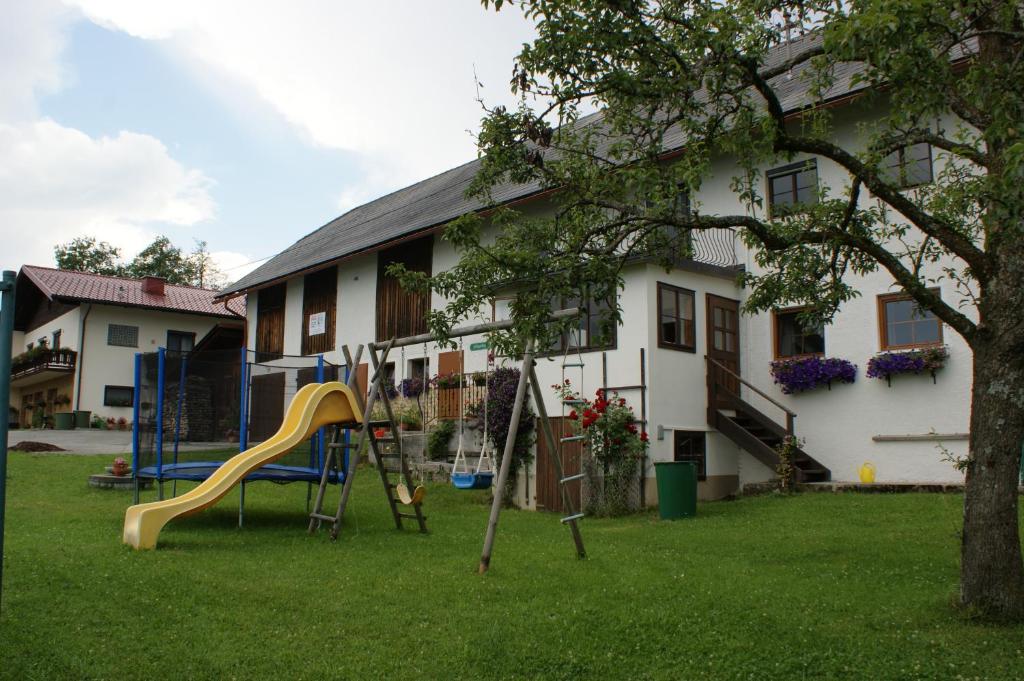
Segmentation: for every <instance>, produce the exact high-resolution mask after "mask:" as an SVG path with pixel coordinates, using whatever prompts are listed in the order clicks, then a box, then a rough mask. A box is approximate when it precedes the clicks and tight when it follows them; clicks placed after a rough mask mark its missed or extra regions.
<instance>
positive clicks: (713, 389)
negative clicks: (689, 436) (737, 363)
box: [704, 355, 796, 435]
mask: <svg viewBox="0 0 1024 681" xmlns="http://www.w3.org/2000/svg"><path fill="white" fill-rule="evenodd" d="M704 361H705V363H706V364H707V382H708V423H710V424H711V425H714V422H715V412H716V410H717V407H716V405H717V404H718V401H719V397H720V394H721V393H724V394H725V395H726V396H728V397H731V398H733V399H735V400H738V401H740V402H742V401H743V400H742V398H741V397H740V396H739V395H738V394H734V393H733V392H732V391H731V390H729V389H728V388H727V387H726V386H725V385H724V384H723V383H722V382H721V381H719V380H718V376H720V375H721V374H720V373H719V372H723V373H726V374H728V375H729V376H732V377H733V378H735V379H736V380H737V381H738V382H739V383H741V384H742V385H745V386H747V388H749V389H750V391H751V392H753V393H755V394H757V395H760V396H761V397H763V398H764V399H765V400H767V401H768V402H769V403H771V404H772V405H773V406H775V407H778V408H779V409H781V410H782V411H783V413H785V414H786V434H787V435H793V434H794V433H795V432H796V428H795V424H794V420H795V419H796V412H794V411H792V410H790V409H789V408H787V407H786V406H785V405H784V404H782V403H780V402H779V401H778V400H776V399H774V398H772V397H771V396H769V395H767V394H766V393H765V392H764V391H763V390H761V389H759V388H758V387H757V386H755V385H753V384H752V383H750V381H747V380H746V379H744V378H743V377H742V376H740V375H739V374H737V373H736V372H735V371H733V370H732V369H730V368H729V367H727V366H725V365H724V364H722V363H721V362H719V361H718V360H716V359H712V358H711V357H708V356H707V355H704Z"/></svg>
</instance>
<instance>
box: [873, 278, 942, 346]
mask: <svg viewBox="0 0 1024 681" xmlns="http://www.w3.org/2000/svg"><path fill="white" fill-rule="evenodd" d="M936 292H937V291H936ZM878 315H879V326H880V327H881V336H882V349H883V350H894V349H895V350H898V349H900V348H912V347H917V346H920V345H937V344H939V343H941V342H942V322H941V321H939V319H938V317H936V316H935V315H934V314H933V313H932V312H931V311H930V310H925V309H922V308H921V307H920V306H919V305H918V304H917V301H915V300H914V299H913V298H911V297H910V296H908V295H906V294H905V293H893V294H889V295H882V296H878Z"/></svg>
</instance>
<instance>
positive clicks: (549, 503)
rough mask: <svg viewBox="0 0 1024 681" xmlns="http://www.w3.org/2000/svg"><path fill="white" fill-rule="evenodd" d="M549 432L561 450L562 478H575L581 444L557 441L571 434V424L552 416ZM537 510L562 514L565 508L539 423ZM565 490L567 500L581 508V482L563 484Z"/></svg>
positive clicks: (578, 470)
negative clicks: (568, 498)
mask: <svg viewBox="0 0 1024 681" xmlns="http://www.w3.org/2000/svg"><path fill="white" fill-rule="evenodd" d="M551 430H553V431H554V433H555V440H556V444H557V445H558V446H559V447H561V449H562V472H563V473H564V474H565V475H566V477H568V476H570V475H576V474H577V473H579V472H580V470H581V468H580V466H581V464H582V455H583V445H582V443H581V442H561V443H558V442H557V441H558V440H560V439H561V438H563V437H566V436H568V435H572V434H573V431H572V425H571V423H570V422H569V420H568V419H565V418H562V417H555V418H552V419H551ZM536 467H537V477H536V480H537V508H538V509H539V510H544V511H558V512H559V513H561V512H564V511H565V510H566V509H565V506H564V504H562V485H561V483H559V479H558V471H557V470H556V469H555V464H554V461H553V459H552V454H551V452H549V451H548V446H547V441H546V440H545V439H544V436H543V434H542V432H541V430H540V424H537V461H536ZM566 488H567V489H568V491H569V495H570V498H571V499H572V500H573V504H575V506H576V509H577V510H579V509H580V508H581V505H582V504H581V502H582V499H581V496H582V494H581V493H582V491H583V485H582V481H581V480H573V481H572V482H570V483H566Z"/></svg>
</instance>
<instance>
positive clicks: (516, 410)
mask: <svg viewBox="0 0 1024 681" xmlns="http://www.w3.org/2000/svg"><path fill="white" fill-rule="evenodd" d="M532 367H533V339H530V340H529V341H527V342H526V351H525V352H524V353H523V366H522V369H520V373H519V385H518V387H516V401H515V403H514V404H513V406H512V419H511V420H510V421H509V424H508V436H507V437H506V438H505V452H504V454H502V457H501V466H500V467H499V468H498V480H497V482H496V483H495V485H496V486H495V492H494V501H493V502H491V515H490V518H488V520H487V535H486V536H485V537H484V550H483V553H482V554H480V569H479V573H480V574H483V573H485V572H487V569H488V568H489V567H490V566H491V551H492V550H493V549H494V535H495V533H496V532H497V531H498V515H499V514H500V513H501V502H502V497H503V496H504V494H505V483H506V481H507V480H508V471H509V468H511V465H512V452H513V451H514V450H515V446H516V436H517V435H518V434H519V418H520V417H521V416H522V413H523V403H524V402H525V401H526V384H527V383H528V382H529V380H530V369H531V368H532Z"/></svg>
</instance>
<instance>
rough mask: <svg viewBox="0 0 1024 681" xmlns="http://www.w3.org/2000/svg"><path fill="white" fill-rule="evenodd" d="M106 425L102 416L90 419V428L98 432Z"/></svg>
mask: <svg viewBox="0 0 1024 681" xmlns="http://www.w3.org/2000/svg"><path fill="white" fill-rule="evenodd" d="M104 425H106V422H105V421H104V420H103V417H102V416H93V417H92V418H91V419H89V427H90V428H96V429H97V430H98V429H101V428H103V426H104Z"/></svg>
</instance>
